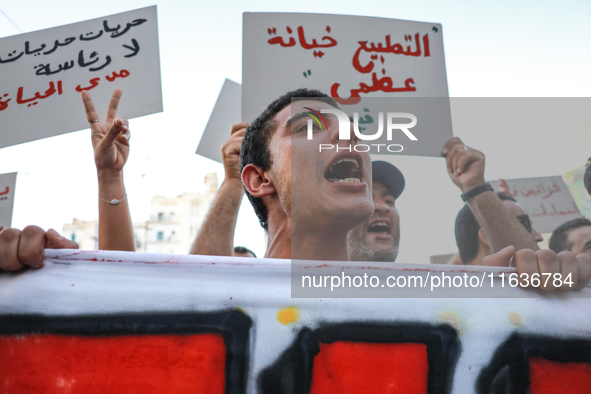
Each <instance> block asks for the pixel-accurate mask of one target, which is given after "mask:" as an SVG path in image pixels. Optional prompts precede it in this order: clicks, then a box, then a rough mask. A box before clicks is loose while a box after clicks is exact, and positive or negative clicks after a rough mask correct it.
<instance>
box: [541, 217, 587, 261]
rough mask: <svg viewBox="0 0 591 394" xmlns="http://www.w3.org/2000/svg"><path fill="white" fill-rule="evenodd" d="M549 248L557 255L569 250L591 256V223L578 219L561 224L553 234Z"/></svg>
mask: <svg viewBox="0 0 591 394" xmlns="http://www.w3.org/2000/svg"><path fill="white" fill-rule="evenodd" d="M548 246H549V247H550V249H551V250H553V251H554V252H556V253H560V252H562V251H563V250H567V251H569V252H573V253H574V254H579V253H585V254H588V255H589V256H591V221H589V220H588V219H585V218H578V219H573V220H569V221H568V222H566V223H563V224H561V225H560V226H558V227H557V228H556V229H555V230H554V232H552V236H551V237H550V242H549V245H548Z"/></svg>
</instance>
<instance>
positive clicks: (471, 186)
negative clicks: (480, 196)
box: [458, 178, 486, 193]
mask: <svg viewBox="0 0 591 394" xmlns="http://www.w3.org/2000/svg"><path fill="white" fill-rule="evenodd" d="M485 183H486V181H485V180H484V178H482V179H477V180H474V181H470V182H466V183H465V184H462V185H458V187H459V188H460V190H461V191H462V193H466V192H469V191H470V190H472V189H474V188H475V187H478V186H480V185H484V184H485Z"/></svg>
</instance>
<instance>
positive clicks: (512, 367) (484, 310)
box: [0, 250, 591, 394]
mask: <svg viewBox="0 0 591 394" xmlns="http://www.w3.org/2000/svg"><path fill="white" fill-rule="evenodd" d="M45 257H46V260H45V267H44V268H42V269H41V270H28V271H25V272H20V273H16V274H12V273H6V272H4V273H2V274H0V367H1V369H0V370H1V371H2V384H3V388H5V389H4V390H5V392H7V393H17V392H18V393H20V392H22V391H19V390H22V388H23V387H27V388H28V389H30V390H32V391H31V392H47V391H46V390H45V389H46V387H50V386H51V387H56V390H57V391H55V392H72V393H76V392H84V393H87V394H88V393H90V394H94V393H99V392H107V391H108V392H129V390H131V389H132V388H134V387H135V388H141V389H142V390H144V392H160V391H163V390H164V391H166V392H167V393H172V394H176V393H186V392H193V393H224V392H226V393H228V392H230V393H257V392H258V393H267V392H287V391H289V390H288V388H289V389H292V390H294V391H289V392H300V391H297V390H295V389H297V388H298V387H302V385H303V386H304V387H308V388H310V387H311V388H312V389H311V390H310V391H309V392H311V393H332V392H335V393H336V392H339V393H349V392H356V393H360V392H371V393H382V392H392V393H406V392H437V393H448V392H452V393H457V394H460V393H469V392H475V391H477V390H476V389H475V386H476V385H477V384H478V387H481V388H483V390H482V392H491V388H492V387H493V383H494V384H495V385H498V384H500V383H499V382H501V383H503V384H506V385H508V386H502V387H510V388H514V389H523V387H526V388H527V387H528V386H527V382H531V383H530V384H531V388H532V391H531V392H534V390H533V388H534V386H535V387H538V386H536V385H550V384H551V383H556V382H559V383H560V382H562V383H560V384H562V386H561V387H562V388H563V392H575V391H573V390H571V389H574V388H576V386H569V384H570V385H572V384H576V381H575V380H572V379H570V377H571V376H573V374H575V375H576V374H577V373H578V374H579V375H577V376H579V378H581V376H582V378H585V379H587V382H588V381H589V378H591V372H590V371H591V351H590V350H591V313H590V312H591V309H590V308H591V306H590V303H589V300H588V299H585V298H566V297H564V293H561V294H556V293H554V294H549V293H544V294H543V293H536V292H532V291H531V290H522V289H520V288H513V287H511V285H509V282H508V281H507V275H510V274H511V273H513V272H514V268H500V267H499V268H494V267H489V268H488V270H486V269H484V268H483V267H475V268H474V269H472V268H471V269H470V270H466V269H465V267H459V268H458V269H461V271H458V270H457V269H456V268H455V267H452V266H437V265H414V264H413V265H412V266H411V265H405V264H398V263H396V264H383V263H381V264H378V263H375V264H374V263H371V264H370V263H363V264H358V265H357V266H356V268H353V270H355V271H356V272H357V274H359V275H363V273H368V274H369V275H370V276H373V275H377V274H376V273H378V272H387V275H391V276H397V277H405V278H411V276H413V275H417V274H425V275H426V274H429V275H431V276H433V275H440V276H441V275H442V273H446V274H448V275H451V274H453V273H454V272H455V273H456V274H458V275H460V276H459V277H461V276H463V275H464V274H466V273H472V274H475V275H476V276H478V277H481V276H483V277H484V279H485V282H486V284H485V285H484V287H491V285H493V284H494V286H493V291H494V292H495V294H496V295H497V296H498V298H472V299H469V298H436V297H435V296H434V297H433V298H421V299H419V298H406V299H400V298H382V299H377V298H366V299H353V298H335V297H327V298H320V299H318V298H291V296H290V295H291V291H290V287H291V286H290V282H291V272H290V271H291V266H290V261H289V260H273V259H257V260H255V259H247V258H234V257H216V256H181V255H160V254H139V253H126V252H91V251H78V250H61V251H55V250H46V251H45ZM327 264H328V265H339V264H341V263H338V262H325V261H324V262H318V263H317V262H310V267H311V271H310V273H311V274H313V272H314V267H315V266H316V265H318V267H325V266H327ZM355 264H356V263H346V265H347V266H349V267H351V266H355ZM369 265H371V267H370V266H369ZM491 273H492V274H493V275H491ZM503 273H504V274H505V279H504V282H502V280H501V275H502V274H503ZM350 274H351V273H350ZM489 275H491V276H490V277H489ZM493 276H494V279H491V278H493ZM470 282H471V280H470ZM398 283H401V281H400V280H399V281H398ZM503 283H504V286H502V285H503ZM462 286H463V285H462ZM425 290H426V291H429V289H425ZM473 291H474V293H473V294H474V297H478V296H479V295H480V293H479V291H480V288H474V289H473ZM525 292H530V293H533V294H532V295H533V297H535V298H504V297H512V296H515V297H520V296H522V295H523V293H525ZM590 292H591V288H589V287H587V288H586V289H583V290H582V291H581V292H578V293H576V294H577V295H578V296H581V297H588V296H589V295H590ZM493 295H494V294H493ZM31 371H37V372H35V373H31ZM523 371H526V372H527V371H529V375H528V376H522V375H523V373H524V372H523ZM540 371H541V372H540ZM508 377H510V378H511V379H509V380H508ZM521 378H523V380H521ZM515 379H518V380H515ZM524 384H525V385H526V386H523V385H524ZM224 387H225V388H224ZM331 387H332V389H331ZM347 387H348V388H349V389H348V390H349V391H347ZM392 387H396V388H397V389H396V390H394V389H392ZM494 387H499V386H494ZM585 387H587V386H585ZM427 388H428V390H427ZM126 390H127V391H126ZM513 391H514V390H513ZM302 392H304V391H302ZM305 392H308V391H305ZM522 392H524V391H522Z"/></svg>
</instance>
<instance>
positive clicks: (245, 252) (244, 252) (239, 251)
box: [234, 246, 257, 258]
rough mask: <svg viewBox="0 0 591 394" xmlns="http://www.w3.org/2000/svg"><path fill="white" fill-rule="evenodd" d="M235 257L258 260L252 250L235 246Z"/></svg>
mask: <svg viewBox="0 0 591 394" xmlns="http://www.w3.org/2000/svg"><path fill="white" fill-rule="evenodd" d="M234 257H251V258H256V257H257V255H256V254H254V252H253V251H252V250H250V249H248V248H245V247H244V246H235V247H234Z"/></svg>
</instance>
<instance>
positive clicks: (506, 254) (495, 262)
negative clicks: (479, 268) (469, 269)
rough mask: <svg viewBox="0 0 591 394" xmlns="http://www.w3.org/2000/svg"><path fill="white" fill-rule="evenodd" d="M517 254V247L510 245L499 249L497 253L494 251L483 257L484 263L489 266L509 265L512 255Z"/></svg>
mask: <svg viewBox="0 0 591 394" xmlns="http://www.w3.org/2000/svg"><path fill="white" fill-rule="evenodd" d="M514 254H515V247H514V246H513V245H509V246H507V247H506V248H504V249H501V250H499V251H498V252H497V253H493V254H491V255H489V256H486V257H485V258H483V259H482V265H487V266H489V267H491V266H492V267H508V266H509V263H510V262H511V257H513V255H514Z"/></svg>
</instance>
